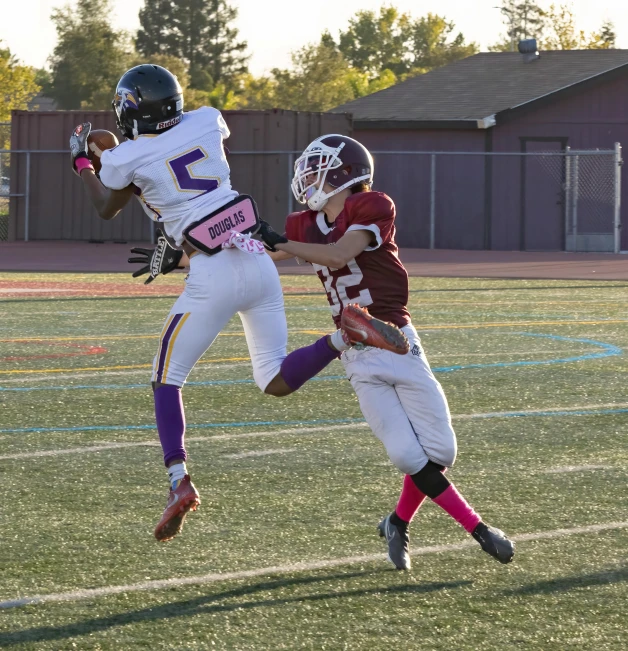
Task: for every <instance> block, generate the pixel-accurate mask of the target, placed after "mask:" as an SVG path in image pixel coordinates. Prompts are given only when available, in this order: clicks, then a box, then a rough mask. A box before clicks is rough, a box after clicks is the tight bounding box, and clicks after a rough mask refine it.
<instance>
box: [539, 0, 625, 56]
mask: <svg viewBox="0 0 628 651" xmlns="http://www.w3.org/2000/svg"><path fill="white" fill-rule="evenodd" d="M547 25H548V26H547V30H546V36H545V38H544V40H543V47H544V48H545V49H547V50H605V49H608V48H613V47H615V39H616V36H615V30H614V27H613V24H612V23H611V22H610V21H605V22H604V23H602V26H601V27H600V31H599V32H591V33H590V34H586V33H585V31H584V30H581V29H580V30H579V29H577V28H576V20H575V16H574V13H573V10H572V8H571V7H570V6H569V5H559V6H556V5H553V4H552V5H550V8H549V11H548V12H547Z"/></svg>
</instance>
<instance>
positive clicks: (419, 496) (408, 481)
mask: <svg viewBox="0 0 628 651" xmlns="http://www.w3.org/2000/svg"><path fill="white" fill-rule="evenodd" d="M425 498H426V495H425V493H422V492H421V491H420V490H419V489H418V488H417V487H416V484H415V483H414V482H413V481H412V477H410V475H405V476H404V478H403V488H402V489H401V495H400V496H399V502H397V508H396V509H395V513H396V514H397V515H398V516H399V517H400V518H401V519H402V520H403V521H404V522H412V518H413V517H414V516H415V515H416V512H417V511H418V510H419V508H420V506H421V504H423V502H424V501H425Z"/></svg>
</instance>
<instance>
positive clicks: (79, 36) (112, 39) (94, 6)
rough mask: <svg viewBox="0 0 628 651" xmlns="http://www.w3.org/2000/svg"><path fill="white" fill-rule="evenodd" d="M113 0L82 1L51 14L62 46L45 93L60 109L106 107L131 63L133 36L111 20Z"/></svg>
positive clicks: (57, 48)
mask: <svg viewBox="0 0 628 651" xmlns="http://www.w3.org/2000/svg"><path fill="white" fill-rule="evenodd" d="M110 11H111V5H110V0H78V3H77V5H76V7H70V6H66V7H63V8H62V9H55V10H54V11H53V12H52V21H53V22H54V23H55V26H56V29H57V39H58V41H57V45H56V46H55V49H54V51H53V54H52V56H51V57H50V59H49V61H50V64H51V73H50V76H51V82H50V85H49V87H47V88H46V93H47V95H49V96H50V97H52V98H53V99H54V100H55V101H56V102H57V104H58V105H59V108H61V109H78V108H86V109H106V108H109V107H110V105H111V98H112V97H113V92H114V89H115V86H116V83H117V82H118V79H119V78H120V77H121V76H122V74H123V73H124V72H125V71H126V70H127V68H128V67H129V65H130V63H131V57H132V45H131V40H130V37H129V35H128V34H126V33H124V32H120V31H119V30H116V29H114V28H113V27H112V26H111V25H110V24H109V22H108V16H109V14H110Z"/></svg>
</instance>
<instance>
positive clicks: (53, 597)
mask: <svg viewBox="0 0 628 651" xmlns="http://www.w3.org/2000/svg"><path fill="white" fill-rule="evenodd" d="M626 528H628V522H608V523H606V524H592V525H588V526H585V527H573V528H571V529H554V530H553V531H538V532H536V533H524V534H521V535H518V536H514V537H513V539H514V540H515V541H516V542H518V543H521V542H527V541H537V540H551V539H553V538H564V537H565V536H575V535H580V534H586V533H599V532H601V531H612V530H616V529H626ZM476 546H477V543H475V542H474V541H472V540H467V541H465V542H462V543H455V544H452V545H433V546H431V547H419V548H418V549H414V550H413V551H411V552H410V554H411V555H412V556H425V555H427V554H439V553H443V552H452V551H460V550H466V549H470V548H473V547H476ZM386 557H387V555H386V554H365V555H363V556H345V557H343V558H330V559H327V560H313V561H307V562H299V563H292V564H288V565H273V566H270V567H260V568H257V569H252V570H242V571H240V572H225V573H223V574H219V573H215V574H203V575H200V576H186V577H176V578H172V579H161V580H156V581H143V582H141V583H130V584H127V585H109V586H103V587H102V588H90V589H79V590H71V591H68V592H57V593H52V594H41V595H33V596H32V597H20V598H18V599H10V600H7V601H0V608H16V607H18V606H26V605H29V604H42V603H51V602H60V601H79V600H82V599H95V598H97V597H107V596H109V595H116V594H126V593H129V592H141V591H147V590H161V589H163V588H165V589H170V588H176V587H179V586H186V585H207V584H210V583H225V582H227V581H240V580H242V579H251V578H256V577H258V576H272V575H278V574H280V575H281V574H292V573H294V572H313V571H316V570H325V569H329V568H332V567H341V566H343V565H357V564H362V563H373V562H376V561H383V560H385V559H386Z"/></svg>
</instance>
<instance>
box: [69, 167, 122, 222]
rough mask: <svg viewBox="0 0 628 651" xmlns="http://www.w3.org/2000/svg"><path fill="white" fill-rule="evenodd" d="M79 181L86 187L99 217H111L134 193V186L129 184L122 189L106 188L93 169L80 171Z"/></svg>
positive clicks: (106, 218) (107, 218)
mask: <svg viewBox="0 0 628 651" xmlns="http://www.w3.org/2000/svg"><path fill="white" fill-rule="evenodd" d="M81 181H83V185H84V186H85V187H86V188H87V193H88V194H89V198H90V199H91V200H92V203H93V204H94V208H96V212H97V213H98V215H99V217H100V218H101V219H105V220H109V219H113V218H114V217H115V216H116V215H117V214H118V213H119V212H120V211H121V210H122V208H124V206H126V204H127V203H129V201H130V200H131V197H133V195H134V194H135V186H133V185H129V186H128V187H126V188H123V189H122V190H111V189H110V188H106V187H105V186H104V185H103V184H102V183H101V182H100V179H99V178H98V177H97V176H96V174H94V171H93V170H90V169H86V170H83V171H82V172H81Z"/></svg>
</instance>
